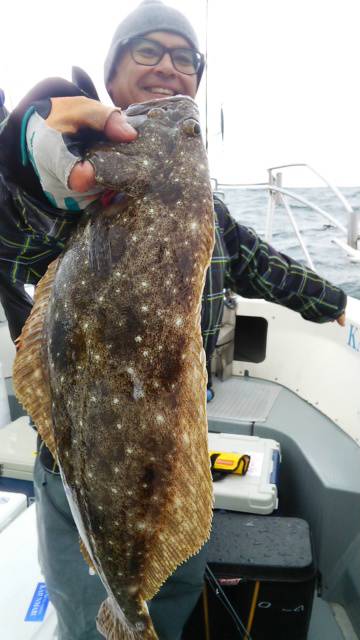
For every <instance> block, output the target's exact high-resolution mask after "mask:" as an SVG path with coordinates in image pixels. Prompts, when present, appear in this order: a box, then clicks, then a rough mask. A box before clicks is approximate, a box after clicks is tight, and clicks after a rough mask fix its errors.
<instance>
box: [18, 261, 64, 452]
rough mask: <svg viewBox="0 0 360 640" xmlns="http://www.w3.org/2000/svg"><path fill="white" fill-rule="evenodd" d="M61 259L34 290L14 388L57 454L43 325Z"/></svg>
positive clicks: (49, 269)
mask: <svg viewBox="0 0 360 640" xmlns="http://www.w3.org/2000/svg"><path fill="white" fill-rule="evenodd" d="M57 265H58V259H56V260H54V261H53V262H51V264H50V265H49V267H48V270H47V271H46V273H45V275H44V276H43V277H42V278H41V280H40V281H39V284H38V285H37V287H36V290H35V299H34V306H33V308H32V311H31V314H30V316H29V317H28V319H27V321H26V322H25V325H24V327H23V330H22V332H21V335H20V337H19V338H18V341H17V354H16V358H15V362H14V368H13V383H14V390H15V394H16V396H17V398H18V400H19V401H20V402H21V404H22V405H23V407H24V408H25V410H26V411H27V413H28V414H29V415H30V416H31V417H32V419H33V421H34V423H35V425H36V427H37V430H38V432H39V435H40V437H41V439H42V440H43V441H44V442H45V444H46V446H47V447H48V449H49V450H50V452H51V453H52V455H53V456H54V457H55V458H56V447H55V440H54V434H53V423H52V413H51V396H50V387H49V378H48V374H47V371H46V367H45V365H44V361H43V355H42V348H43V333H44V332H43V329H44V319H45V315H46V311H47V307H48V301H49V297H50V294H51V290H52V285H53V282H54V278H55V273H56V269H57Z"/></svg>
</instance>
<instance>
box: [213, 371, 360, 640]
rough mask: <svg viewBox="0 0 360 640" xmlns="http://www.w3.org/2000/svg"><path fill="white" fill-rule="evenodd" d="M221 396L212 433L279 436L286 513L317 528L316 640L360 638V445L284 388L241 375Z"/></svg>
mask: <svg viewBox="0 0 360 640" xmlns="http://www.w3.org/2000/svg"><path fill="white" fill-rule="evenodd" d="M214 390H215V398H214V400H213V401H212V402H211V403H209V405H208V421H209V430H210V431H215V432H225V433H238V434H245V435H255V436H260V437H266V438H272V439H274V440H277V441H278V442H279V443H280V445H281V452H282V464H281V472H280V486H279V512H280V514H281V515H287V516H296V517H300V518H303V519H305V520H307V521H308V522H309V524H310V527H311V532H312V537H313V543H314V549H315V556H316V561H317V565H318V568H319V571H320V573H321V578H322V584H321V596H322V597H321V598H319V597H316V598H315V603H314V610H313V616H312V621H311V627H310V632H309V640H324V639H325V638H326V640H344V639H345V640H354V639H355V640H356V639H357V638H358V637H360V606H359V604H360V544H359V542H360V534H359V522H360V482H359V469H360V447H359V446H358V445H357V444H356V443H355V442H354V441H353V440H352V439H351V438H350V437H349V436H348V435H347V434H346V433H345V432H343V431H342V430H341V429H340V428H339V427H338V426H337V425H336V424H335V423H334V422H332V421H331V420H329V419H328V418H327V417H326V416H324V415H323V414H322V413H320V412H319V411H318V410H317V409H316V408H314V407H313V406H311V405H310V404H309V403H307V402H305V401H304V400H302V399H301V398H300V397H299V396H297V395H296V394H295V393H292V392H291V391H289V390H288V389H286V388H284V387H282V386H280V385H278V384H276V383H273V382H268V381H265V380H260V379H255V378H249V377H244V378H239V377H235V376H233V377H232V378H230V379H229V380H227V381H226V382H219V381H217V380H215V384H214ZM333 602H334V603H337V604H335V605H333V604H332V603H333ZM354 629H355V630H356V632H357V635H356V634H355V631H354Z"/></svg>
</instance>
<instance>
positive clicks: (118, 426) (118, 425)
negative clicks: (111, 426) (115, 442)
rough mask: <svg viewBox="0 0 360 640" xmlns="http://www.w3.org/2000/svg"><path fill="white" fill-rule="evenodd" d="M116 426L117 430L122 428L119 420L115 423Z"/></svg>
mask: <svg viewBox="0 0 360 640" xmlns="http://www.w3.org/2000/svg"><path fill="white" fill-rule="evenodd" d="M116 428H117V429H119V430H120V429H122V424H121V422H118V423H117V425H116Z"/></svg>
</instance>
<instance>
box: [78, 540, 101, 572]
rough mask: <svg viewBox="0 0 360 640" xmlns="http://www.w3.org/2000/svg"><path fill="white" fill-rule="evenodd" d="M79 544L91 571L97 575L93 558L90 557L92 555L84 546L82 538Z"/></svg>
mask: <svg viewBox="0 0 360 640" xmlns="http://www.w3.org/2000/svg"><path fill="white" fill-rule="evenodd" d="M79 544H80V551H81V553H82V556H83V558H84V560H85V562H86V563H87V564H88V565H89V567H90V569H92V570H93V571H94V572H95V573H97V571H96V568H95V565H94V563H93V561H92V558H91V556H90V553H89V552H88V550H87V548H86V546H85V545H84V543H83V541H82V539H81V538H80V540H79Z"/></svg>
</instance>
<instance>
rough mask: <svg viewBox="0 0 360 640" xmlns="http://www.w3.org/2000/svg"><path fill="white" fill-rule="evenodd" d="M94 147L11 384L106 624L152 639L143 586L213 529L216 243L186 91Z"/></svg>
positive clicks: (113, 634) (135, 112)
mask: <svg viewBox="0 0 360 640" xmlns="http://www.w3.org/2000/svg"><path fill="white" fill-rule="evenodd" d="M128 115H129V116H130V117H132V118H134V119H135V120H134V121H138V130H139V136H138V138H137V139H136V141H134V142H132V143H131V144H125V143H124V144H116V145H114V144H109V143H107V144H103V145H100V146H98V147H96V148H94V149H92V150H91V151H90V152H89V154H88V159H89V160H90V161H91V162H92V163H93V165H94V167H95V171H96V179H97V182H98V183H99V184H102V185H104V186H106V187H108V188H109V189H111V190H115V191H117V192H119V193H118V195H117V196H116V197H115V198H114V199H113V201H112V202H111V203H110V204H108V205H107V206H105V205H104V199H103V200H102V202H96V203H93V204H92V205H91V206H90V207H89V208H88V210H87V211H86V212H85V214H84V215H83V217H82V220H81V222H80V224H79V226H78V228H77V230H76V231H75V233H74V235H73V236H72V237H71V239H70V241H69V243H68V245H67V247H66V249H65V250H64V252H63V254H62V255H61V256H60V258H59V259H58V260H57V261H55V262H54V263H53V264H52V265H50V267H49V269H48V272H47V274H45V276H44V278H43V279H42V281H40V283H39V285H38V287H37V294H36V299H35V305H34V309H33V312H32V315H31V317H30V319H29V321H28V322H27V324H26V326H25V327H24V330H23V333H22V335H21V340H20V345H19V351H18V355H17V358H16V363H15V369H14V381H15V386H16V392H17V395H18V397H19V398H20V400H21V401H22V403H23V404H24V406H25V407H26V409H27V411H28V412H29V413H30V415H32V416H33V417H34V420H35V423H36V424H37V426H38V429H39V432H40V433H41V435H42V437H43V438H44V440H45V442H46V443H47V445H48V447H49V448H50V449H51V450H52V452H53V453H54V455H55V457H56V459H57V461H58V463H59V466H60V469H61V475H62V479H63V482H64V485H65V489H66V492H67V495H68V499H69V503H70V506H71V509H72V512H73V515H74V518H75V521H76V523H77V526H78V529H79V532H80V535H81V539H82V542H83V544H84V546H85V555H86V556H87V558H88V560H89V562H90V564H92V565H93V567H94V568H95V570H96V572H97V573H98V575H99V576H100V578H101V580H102V582H103V584H104V586H105V588H106V591H107V593H108V598H107V600H106V601H105V602H104V603H103V604H102V606H101V609H100V612H99V615H98V627H99V630H100V631H101V632H102V633H103V635H104V636H105V637H107V638H109V639H112V640H120V639H133V640H137V639H139V640H140V638H141V639H142V640H144V639H155V638H156V637H157V636H156V633H155V631H154V628H153V625H152V623H151V620H150V617H149V615H148V611H147V606H146V601H147V600H149V599H151V598H152V597H153V596H154V595H155V594H156V592H157V591H158V589H159V588H160V586H161V585H162V584H163V583H164V581H165V580H166V579H167V577H168V576H169V575H170V574H171V573H172V572H173V571H174V570H175V568H176V567H177V566H178V565H179V564H181V563H183V562H184V561H185V560H186V559H188V558H189V557H190V556H192V555H193V554H195V553H196V552H197V551H198V550H199V549H200V548H201V546H202V545H203V544H204V542H205V541H206V539H207V538H208V536H209V531H210V525H211V513H212V486H211V477H210V471H209V458H208V450H207V422H206V404H205V394H206V369H205V360H204V353H203V348H202V338H201V330H200V310H201V297H202V290H203V285H204V279H205V273H206V269H207V267H208V265H209V262H210V259H211V254H212V250H213V243H214V227H213V206H212V194H211V187H210V183H209V177H208V168H207V160H206V154H205V150H204V147H203V143H202V139H201V134H200V127H199V122H198V120H199V118H198V111H197V108H196V105H195V103H194V101H193V100H191V99H190V98H186V97H176V98H168V99H164V100H159V101H155V102H151V103H143V104H141V105H133V106H132V107H130V108H129V110H128Z"/></svg>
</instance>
